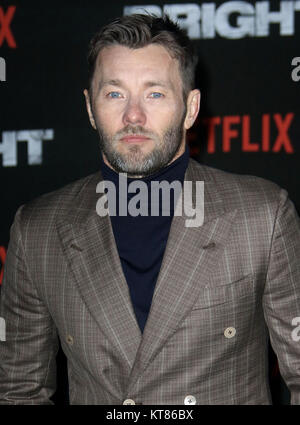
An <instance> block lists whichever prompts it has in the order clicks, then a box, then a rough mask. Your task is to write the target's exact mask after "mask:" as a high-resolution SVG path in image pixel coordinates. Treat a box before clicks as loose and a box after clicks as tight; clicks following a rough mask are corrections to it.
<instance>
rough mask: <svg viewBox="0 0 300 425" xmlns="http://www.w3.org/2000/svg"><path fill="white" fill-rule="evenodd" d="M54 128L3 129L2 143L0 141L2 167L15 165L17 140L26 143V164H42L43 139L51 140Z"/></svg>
mask: <svg viewBox="0 0 300 425" xmlns="http://www.w3.org/2000/svg"><path fill="white" fill-rule="evenodd" d="M53 137H54V130H53V129H47V130H21V131H4V132H3V133H2V143H1V142H0V154H2V164H3V166H4V167H15V166H17V165H18V159H17V142H27V143H28V150H27V152H28V165H36V164H42V162H43V151H42V145H43V140H53Z"/></svg>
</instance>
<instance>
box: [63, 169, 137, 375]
mask: <svg viewBox="0 0 300 425" xmlns="http://www.w3.org/2000/svg"><path fill="white" fill-rule="evenodd" d="M100 180H102V176H101V174H100V173H97V174H96V175H93V176H92V178H91V179H90V181H89V182H88V184H87V185H86V186H85V187H84V188H83V189H82V191H81V192H80V193H79V195H78V196H77V197H76V199H78V203H79V204H78V205H76V208H73V209H72V210H71V209H70V211H68V213H69V214H68V217H65V219H64V220H61V222H60V223H58V232H59V235H60V239H61V243H62V246H63V251H64V254H65V255H66V257H67V261H68V263H69V267H70V269H71V272H72V274H73V277H74V281H75V282H76V285H77V287H78V289H79V291H80V294H81V296H82V298H83V300H84V301H85V303H86V305H87V308H88V310H89V311H90V313H91V315H92V316H93V317H94V319H95V320H96V322H97V323H98V325H99V327H100V328H101V330H102V332H103V333H104V334H105V336H106V337H107V339H108V340H109V341H111V343H112V345H113V346H115V348H116V350H118V351H119V352H120V354H121V357H122V358H123V361H124V363H125V367H126V369H127V370H128V374H129V372H130V369H131V367H132V365H133V363H134V359H135V356H136V352H137V349H138V346H139V344H140V341H141V332H140V329H139V327H138V324H137V322H136V319H135V315H134V311H133V308H132V304H131V300H130V294H129V290H128V285H127V283H126V280H125V277H124V274H123V270H122V266H121V263H120V259H119V255H118V252H117V248H116V244H115V240H114V235H113V230H112V227H111V222H110V219H109V217H108V216H105V217H100V216H98V215H97V213H96V202H97V199H98V198H99V195H97V194H96V185H97V183H98V182H99V181H100ZM127 329H128V331H127ZM126 369H125V370H126ZM125 370H124V372H125Z"/></svg>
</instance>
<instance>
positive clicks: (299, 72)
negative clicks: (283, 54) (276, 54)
mask: <svg viewBox="0 0 300 425" xmlns="http://www.w3.org/2000/svg"><path fill="white" fill-rule="evenodd" d="M292 66H295V67H296V68H294V69H293V71H292V80H293V81H295V82H298V81H300V58H299V57H296V58H293V59H292Z"/></svg>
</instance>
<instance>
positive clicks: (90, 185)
mask: <svg viewBox="0 0 300 425" xmlns="http://www.w3.org/2000/svg"><path fill="white" fill-rule="evenodd" d="M100 180H101V175H100V172H97V173H93V174H90V175H88V176H86V177H83V178H81V179H78V180H76V181H74V182H71V183H68V184H66V185H64V186H62V187H61V188H59V189H56V190H54V191H51V192H48V193H45V194H43V195H40V196H38V197H37V198H34V199H33V200H31V201H29V202H28V203H26V204H24V205H22V206H21V207H20V208H19V210H20V213H21V215H22V220H24V221H28V220H30V221H32V220H34V219H35V218H37V219H38V221H39V222H40V223H41V222H42V220H43V217H44V218H47V220H49V218H51V217H52V218H53V219H54V220H55V219H56V218H57V217H59V216H62V215H65V214H69V213H70V211H72V209H74V208H81V207H83V208H84V206H85V201H86V197H87V191H93V192H95V188H96V184H97V182H99V181H100Z"/></svg>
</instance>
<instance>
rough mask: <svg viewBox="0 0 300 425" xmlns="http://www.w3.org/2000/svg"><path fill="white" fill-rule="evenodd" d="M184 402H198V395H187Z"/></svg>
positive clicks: (188, 403) (189, 403)
mask: <svg viewBox="0 0 300 425" xmlns="http://www.w3.org/2000/svg"><path fill="white" fill-rule="evenodd" d="M184 404H187V405H192V404H196V397H194V396H193V395H187V396H186V397H185V399H184Z"/></svg>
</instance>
